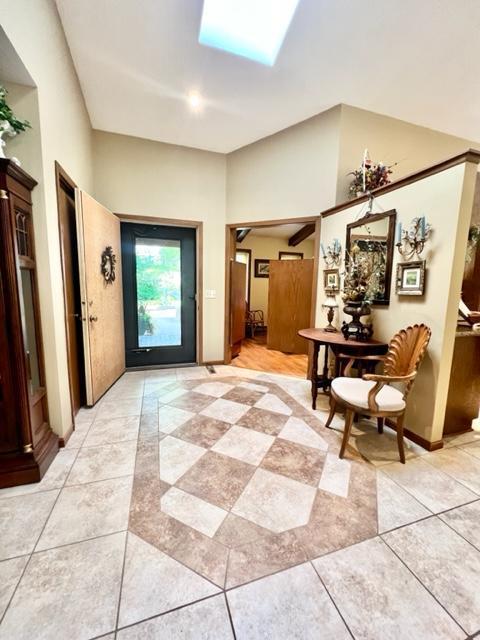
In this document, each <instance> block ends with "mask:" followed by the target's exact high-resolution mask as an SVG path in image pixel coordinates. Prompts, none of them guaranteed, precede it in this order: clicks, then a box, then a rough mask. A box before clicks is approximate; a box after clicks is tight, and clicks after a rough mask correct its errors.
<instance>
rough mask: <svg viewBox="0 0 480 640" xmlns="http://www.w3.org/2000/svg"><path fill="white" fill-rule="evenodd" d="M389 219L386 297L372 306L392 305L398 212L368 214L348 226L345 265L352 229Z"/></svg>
mask: <svg viewBox="0 0 480 640" xmlns="http://www.w3.org/2000/svg"><path fill="white" fill-rule="evenodd" d="M383 218H388V219H389V220H388V235H387V261H386V262H387V263H386V266H385V297H384V299H383V300H376V301H375V302H372V303H371V306H372V307H373V306H384V307H386V306H388V305H389V304H390V290H391V287H392V271H393V247H394V241H395V222H396V218H397V210H396V209H390V210H389V211H384V212H382V213H367V214H366V215H364V216H363V218H360V219H359V220H355V222H350V224H347V237H346V241H345V264H347V263H348V252H349V251H350V237H351V231H352V229H355V227H362V226H363V225H364V224H366V223H369V222H375V221H376V220H383Z"/></svg>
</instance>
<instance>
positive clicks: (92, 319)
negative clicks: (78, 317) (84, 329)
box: [89, 316, 98, 322]
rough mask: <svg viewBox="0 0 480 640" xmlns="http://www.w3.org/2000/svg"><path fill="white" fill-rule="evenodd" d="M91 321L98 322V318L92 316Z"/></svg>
mask: <svg viewBox="0 0 480 640" xmlns="http://www.w3.org/2000/svg"><path fill="white" fill-rule="evenodd" d="M89 320H90V322H97V320H98V316H90V317H89Z"/></svg>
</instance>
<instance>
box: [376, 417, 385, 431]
mask: <svg viewBox="0 0 480 640" xmlns="http://www.w3.org/2000/svg"><path fill="white" fill-rule="evenodd" d="M384 422H385V418H377V431H378V433H383V425H384Z"/></svg>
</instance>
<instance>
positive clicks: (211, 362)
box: [201, 360, 225, 367]
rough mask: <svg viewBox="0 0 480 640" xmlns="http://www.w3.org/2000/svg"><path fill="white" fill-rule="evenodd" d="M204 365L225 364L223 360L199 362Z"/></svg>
mask: <svg viewBox="0 0 480 640" xmlns="http://www.w3.org/2000/svg"><path fill="white" fill-rule="evenodd" d="M201 364H202V365H203V366H204V367H206V366H208V365H212V366H215V365H216V364H225V362H224V361H223V360H207V361H206V362H202V363H201Z"/></svg>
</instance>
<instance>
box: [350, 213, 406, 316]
mask: <svg viewBox="0 0 480 640" xmlns="http://www.w3.org/2000/svg"><path fill="white" fill-rule="evenodd" d="M396 216H397V212H396V211H395V209H392V210H391V211H385V212H384V213H370V214H367V215H366V216H364V217H363V218H361V219H360V220H357V221H356V222H352V223H351V224H348V225H347V241H346V244H345V247H346V256H345V259H346V260H347V261H348V260H349V258H350V257H351V256H355V259H356V260H362V261H363V262H364V264H365V263H366V264H367V265H368V272H369V274H370V275H369V278H368V289H367V296H366V298H367V300H369V301H370V302H371V304H373V305H388V304H390V285H391V281H392V262H393V245H394V234H395V219H396Z"/></svg>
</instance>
